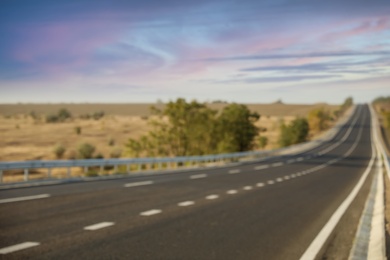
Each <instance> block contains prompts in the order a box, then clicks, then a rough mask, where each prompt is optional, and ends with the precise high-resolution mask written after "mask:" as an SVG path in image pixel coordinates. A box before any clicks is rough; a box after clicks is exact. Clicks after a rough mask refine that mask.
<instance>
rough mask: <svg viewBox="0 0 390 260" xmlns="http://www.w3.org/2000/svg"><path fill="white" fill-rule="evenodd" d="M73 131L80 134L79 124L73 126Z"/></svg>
mask: <svg viewBox="0 0 390 260" xmlns="http://www.w3.org/2000/svg"><path fill="white" fill-rule="evenodd" d="M74 132H75V133H76V134H77V135H80V134H81V126H76V127H75V128H74Z"/></svg>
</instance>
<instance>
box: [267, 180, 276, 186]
mask: <svg viewBox="0 0 390 260" xmlns="http://www.w3.org/2000/svg"><path fill="white" fill-rule="evenodd" d="M267 183H268V184H269V185H272V184H274V183H275V182H274V181H267Z"/></svg>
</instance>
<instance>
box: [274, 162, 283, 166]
mask: <svg viewBox="0 0 390 260" xmlns="http://www.w3.org/2000/svg"><path fill="white" fill-rule="evenodd" d="M283 164H284V163H283V162H278V163H273V164H272V167H278V166H282V165H283Z"/></svg>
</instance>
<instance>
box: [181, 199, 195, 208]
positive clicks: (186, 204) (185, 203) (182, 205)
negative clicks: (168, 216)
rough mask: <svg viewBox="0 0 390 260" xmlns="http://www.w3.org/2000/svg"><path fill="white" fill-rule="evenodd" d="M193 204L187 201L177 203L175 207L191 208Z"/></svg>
mask: <svg viewBox="0 0 390 260" xmlns="http://www.w3.org/2000/svg"><path fill="white" fill-rule="evenodd" d="M194 204H195V202H193V201H190V200H189V201H183V202H179V203H178V204H177V205H178V206H179V207H187V206H191V205H194Z"/></svg>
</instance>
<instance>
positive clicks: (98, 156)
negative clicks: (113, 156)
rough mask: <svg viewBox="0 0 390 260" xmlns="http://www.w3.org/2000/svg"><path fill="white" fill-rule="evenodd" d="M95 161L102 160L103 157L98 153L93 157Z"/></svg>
mask: <svg viewBox="0 0 390 260" xmlns="http://www.w3.org/2000/svg"><path fill="white" fill-rule="evenodd" d="M95 159H104V156H103V154H102V153H98V154H96V155H95Z"/></svg>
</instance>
